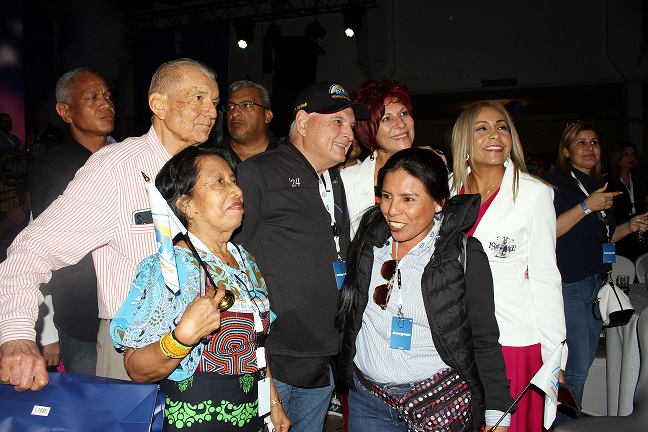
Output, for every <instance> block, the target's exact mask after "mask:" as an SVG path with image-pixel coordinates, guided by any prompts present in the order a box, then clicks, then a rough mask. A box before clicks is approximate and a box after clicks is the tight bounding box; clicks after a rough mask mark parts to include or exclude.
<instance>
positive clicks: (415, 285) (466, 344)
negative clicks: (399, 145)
mask: <svg viewBox="0 0 648 432" xmlns="http://www.w3.org/2000/svg"><path fill="white" fill-rule="evenodd" d="M447 178H448V171H447V169H446V167H445V164H444V162H443V161H442V159H441V158H440V157H439V156H438V155H436V154H434V153H433V152H431V151H429V150H424V149H418V148H411V149H406V150H402V151H399V152H397V153H395V154H394V155H393V156H392V157H391V158H389V160H387V162H386V164H385V166H384V167H383V168H382V169H381V170H380V171H379V174H378V185H379V187H380V190H381V199H380V206H373V207H372V208H370V209H369V210H367V212H366V213H365V214H364V216H363V218H362V221H361V223H360V226H359V228H358V233H357V235H356V237H355V238H354V240H353V242H352V243H351V246H350V248H349V254H348V262H349V266H348V269H349V270H348V274H347V277H346V279H345V282H344V287H343V290H342V296H341V306H340V310H339V312H338V318H337V322H338V326H339V327H340V328H341V329H342V330H343V331H344V334H343V339H342V347H341V351H340V355H339V368H338V374H339V380H340V382H341V383H342V384H344V385H345V386H347V387H348V388H349V389H351V391H350V392H349V432H360V431H382V432H396V431H405V430H408V429H407V426H406V424H405V423H404V422H403V421H402V420H401V417H400V416H399V413H398V411H397V410H396V409H392V407H393V405H392V404H390V403H389V402H388V401H387V399H388V398H387V397H381V396H379V395H378V394H383V395H384V394H388V395H391V397H394V398H398V399H400V398H402V397H403V396H404V395H405V394H407V393H408V392H409V391H411V390H412V388H413V385H412V384H411V383H419V382H422V381H424V380H426V379H428V378H431V377H432V376H433V375H435V374H437V373H440V372H441V371H443V370H446V369H448V368H452V369H453V370H454V371H455V372H456V373H457V374H459V376H460V377H461V378H462V379H463V380H464V381H465V384H467V386H468V388H470V390H471V391H472V400H471V401H470V403H469V404H466V401H465V400H464V401H462V402H459V403H458V404H457V406H460V407H461V408H460V409H456V410H455V409H452V410H448V411H446V410H441V411H440V412H439V413H438V415H439V416H440V417H443V418H442V419H438V423H437V424H436V425H435V427H437V426H438V429H435V430H444V431H445V430H450V429H451V430H464V429H463V428H461V429H456V426H457V425H459V426H460V425H461V424H464V427H465V430H466V431H473V430H479V428H480V427H481V426H483V425H484V424H486V425H488V426H487V429H486V430H490V427H491V426H494V425H495V423H497V421H498V419H499V418H500V417H501V416H502V414H503V412H504V411H506V410H507V408H508V407H509V406H510V405H511V403H512V402H513V401H512V399H511V397H510V392H509V385H508V382H507V381H506V371H505V367H504V359H503V357H502V347H501V346H500V344H499V343H498V341H497V339H498V336H499V332H498V329H497V322H496V320H495V312H494V309H495V306H494V303H493V286H492V282H491V274H490V268H489V266H488V260H487V259H486V257H485V256H484V252H483V250H482V247H481V245H480V244H479V242H478V241H477V240H475V239H467V242H464V241H465V240H466V237H465V234H464V232H465V230H466V229H468V228H469V227H470V226H472V224H473V222H474V221H475V218H476V217H477V211H478V208H479V199H478V197H476V196H470V195H466V196H459V197H454V198H452V199H448V195H449V193H450V191H449V188H448V184H447ZM389 287H391V288H389ZM388 289H389V290H388ZM408 321H410V324H409V328H408V329H403V330H400V327H401V326H403V325H405V323H406V322H408ZM396 325H397V326H398V328H394V327H393V326H396ZM403 332H405V333H409V335H411V336H410V337H409V339H407V338H406V339H405V340H401V339H400V336H402V333H403ZM444 381H445V380H444ZM374 385H375V386H378V387H379V388H380V390H379V392H371V390H370V389H374V390H375V388H374V387H373V386H374ZM392 402H393V401H392ZM462 405H463V406H462ZM466 405H467V406H468V407H470V409H471V412H470V418H469V419H465V418H464V419H463V420H464V421H466V423H464V422H463V421H459V422H458V423H454V424H453V425H452V426H453V427H452V428H450V427H449V423H446V421H448V420H449V419H452V418H454V419H455V420H459V419H457V418H455V416H459V414H463V413H464V409H465V408H466V407H467V406H466ZM455 408H456V407H455ZM450 412H452V414H450V415H448V414H449V413H450ZM446 416H447V418H446ZM436 420H437V419H435V421H436ZM505 420H506V421H505V422H503V423H500V424H499V426H498V427H497V428H496V429H495V430H497V431H507V430H508V428H507V427H506V426H505V425H507V424H508V418H506V419H505ZM446 428H447V429H446ZM426 430H427V429H426Z"/></svg>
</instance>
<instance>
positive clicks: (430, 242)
mask: <svg viewBox="0 0 648 432" xmlns="http://www.w3.org/2000/svg"><path fill="white" fill-rule="evenodd" d="M442 223H443V215H441V214H437V215H436V216H435V217H434V226H433V227H432V229H431V230H430V232H429V233H428V235H427V236H425V238H424V239H423V240H421V241H420V242H418V244H416V245H415V246H414V247H413V248H412V249H411V250H410V251H409V252H408V254H412V255H420V254H422V253H424V252H426V251H429V250H430V249H431V248H434V243H435V241H436V238H437V236H438V234H439V230H440V229H441V224H442ZM393 241H394V239H393V237H390V238H389V240H388V243H387V244H388V246H391V244H392V242H393ZM389 250H391V248H390V249H389Z"/></svg>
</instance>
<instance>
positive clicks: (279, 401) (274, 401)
mask: <svg viewBox="0 0 648 432" xmlns="http://www.w3.org/2000/svg"><path fill="white" fill-rule="evenodd" d="M280 403H281V396H277V397H276V398H274V399H270V406H275V405H277V404H280Z"/></svg>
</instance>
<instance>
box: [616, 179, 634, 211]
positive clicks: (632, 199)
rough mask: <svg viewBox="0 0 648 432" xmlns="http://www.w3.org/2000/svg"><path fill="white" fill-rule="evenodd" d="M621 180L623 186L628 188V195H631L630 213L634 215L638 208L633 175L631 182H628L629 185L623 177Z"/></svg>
mask: <svg viewBox="0 0 648 432" xmlns="http://www.w3.org/2000/svg"><path fill="white" fill-rule="evenodd" d="M619 180H621V183H623V186H625V187H626V189H628V195H630V205H631V206H632V213H630V214H631V215H633V216H634V215H636V214H637V210H636V209H635V202H634V200H635V199H634V184H633V183H632V176H630V183H629V184H627V185H626V184H625V182H624V181H623V179H622V178H619Z"/></svg>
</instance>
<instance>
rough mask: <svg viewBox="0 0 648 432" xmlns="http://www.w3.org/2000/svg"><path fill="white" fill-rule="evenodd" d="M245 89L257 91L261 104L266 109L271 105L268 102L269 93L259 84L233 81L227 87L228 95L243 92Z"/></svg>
mask: <svg viewBox="0 0 648 432" xmlns="http://www.w3.org/2000/svg"><path fill="white" fill-rule="evenodd" d="M246 88H255V89H257V90H259V96H260V97H261V103H262V104H263V105H265V106H266V107H268V108H270V107H271V106H272V105H270V104H271V102H270V92H269V91H268V89H267V88H265V87H263V86H262V85H261V84H257V83H255V82H252V81H248V80H240V81H234V82H233V83H232V84H230V86H229V94H232V93H234V92H235V91H239V90H243V89H246Z"/></svg>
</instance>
